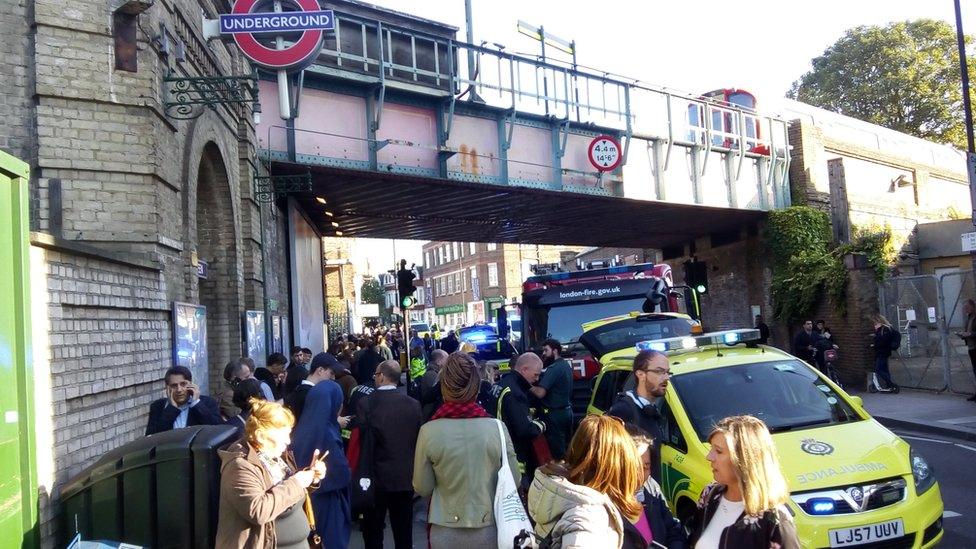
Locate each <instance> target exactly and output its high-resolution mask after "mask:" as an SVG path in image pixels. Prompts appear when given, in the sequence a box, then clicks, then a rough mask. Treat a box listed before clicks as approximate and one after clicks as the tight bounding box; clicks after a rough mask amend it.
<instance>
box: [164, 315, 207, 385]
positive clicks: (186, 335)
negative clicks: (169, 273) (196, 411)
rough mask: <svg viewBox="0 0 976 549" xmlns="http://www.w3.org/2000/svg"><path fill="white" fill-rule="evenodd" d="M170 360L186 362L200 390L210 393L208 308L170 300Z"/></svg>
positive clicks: (176, 363) (181, 364)
mask: <svg viewBox="0 0 976 549" xmlns="http://www.w3.org/2000/svg"><path fill="white" fill-rule="evenodd" d="M171 319H172V326H173V364H174V365H176V366H185V367H187V368H189V369H190V373H191V374H193V382H194V383H196V384H197V386H198V387H200V392H201V393H202V394H205V395H207V394H210V387H209V386H210V376H209V375H208V372H207V308H206V307H204V306H203V305H197V304H196V303H182V302H179V301H174V302H173V311H172V317H171Z"/></svg>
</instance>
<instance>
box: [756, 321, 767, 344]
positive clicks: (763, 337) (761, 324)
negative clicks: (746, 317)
mask: <svg viewBox="0 0 976 549" xmlns="http://www.w3.org/2000/svg"><path fill="white" fill-rule="evenodd" d="M756 329H757V330H759V344H760V345H769V325H768V324H766V321H764V320H763V317H762V315H756Z"/></svg>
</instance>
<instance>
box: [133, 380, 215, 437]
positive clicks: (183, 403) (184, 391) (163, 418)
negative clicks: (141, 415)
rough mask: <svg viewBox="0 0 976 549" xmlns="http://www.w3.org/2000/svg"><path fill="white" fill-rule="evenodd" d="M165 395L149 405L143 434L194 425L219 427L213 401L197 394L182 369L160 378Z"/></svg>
mask: <svg viewBox="0 0 976 549" xmlns="http://www.w3.org/2000/svg"><path fill="white" fill-rule="evenodd" d="M163 381H164V382H165V383H166V396H165V397H163V398H161V399H159V400H157V401H155V402H153V403H152V404H151V405H150V406H149V424H148V425H146V435H147V436H148V435H152V434H156V433H161V432H163V431H169V430H171V429H181V428H183V427H192V426H194V425H223V423H224V420H223V419H221V418H220V410H219V408H218V406H217V401H216V400H214V399H212V398H210V397H208V396H206V395H201V394H200V388H199V387H197V385H196V384H195V383H193V374H191V373H190V370H189V369H187V368H186V367H185V366H173V367H172V368H170V369H169V370H166V375H165V376H163Z"/></svg>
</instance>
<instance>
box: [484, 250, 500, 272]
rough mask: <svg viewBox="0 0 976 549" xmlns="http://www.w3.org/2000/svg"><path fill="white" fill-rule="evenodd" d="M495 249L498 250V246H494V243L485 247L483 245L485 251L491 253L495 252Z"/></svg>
mask: <svg viewBox="0 0 976 549" xmlns="http://www.w3.org/2000/svg"><path fill="white" fill-rule="evenodd" d="M497 248H498V244H495V243H494V242H491V243H489V244H487V245H485V249H486V250H488V251H489V252H493V251H495V250H496V249H497ZM489 278H490V277H489Z"/></svg>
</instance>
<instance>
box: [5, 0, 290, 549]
mask: <svg viewBox="0 0 976 549" xmlns="http://www.w3.org/2000/svg"><path fill="white" fill-rule="evenodd" d="M112 5H113V3H112V2H106V1H102V0H79V1H76V2H72V3H71V4H70V5H67V4H65V3H64V2H61V1H59V0H34V1H28V0H11V1H6V2H0V23H3V24H4V28H5V29H6V30H5V32H4V33H2V34H0V74H3V75H4V78H3V79H2V80H0V117H2V120H3V124H0V148H3V149H4V150H6V151H9V152H11V153H13V154H14V155H16V156H18V157H20V158H22V159H24V160H26V161H27V162H29V164H30V165H31V172H32V180H31V190H32V200H31V204H30V207H31V220H32V222H31V229H32V230H33V231H35V232H33V233H32V244H33V247H32V271H33V277H32V279H33V283H34V288H33V290H32V291H33V299H32V302H33V304H34V306H35V313H34V315H33V322H34V326H33V331H34V349H33V353H34V357H35V361H36V365H35V371H36V379H35V383H36V386H37V389H36V409H37V418H36V422H37V425H36V431H37V439H38V452H37V453H38V461H39V463H38V469H39V475H40V492H41V509H40V515H41V526H40V529H41V535H42V544H43V546H53V545H54V543H55V540H56V539H57V537H58V532H57V524H56V520H55V518H56V513H57V499H58V493H59V490H60V487H61V485H62V484H63V483H64V482H65V481H66V480H67V479H69V478H70V477H71V476H72V475H74V474H76V473H78V472H79V471H81V470H82V469H83V468H85V467H87V466H88V465H90V464H91V463H92V462H93V461H94V460H95V459H96V458H97V457H98V456H100V455H102V454H104V453H105V452H107V451H108V450H110V449H112V448H115V447H117V446H118V445H121V444H123V443H125V442H128V441H130V440H133V439H135V438H137V437H139V436H141V435H142V433H143V431H144V429H145V422H146V414H147V411H148V404H149V402H151V401H152V400H153V399H154V398H158V397H159V396H160V395H161V390H162V383H161V382H160V378H161V377H162V374H163V372H164V371H165V370H166V368H168V367H169V366H171V365H172V364H173V359H172V354H173V353H172V343H171V341H172V337H173V336H172V333H173V332H172V326H171V320H170V314H171V313H170V308H171V305H172V302H173V301H183V302H191V303H201V304H204V305H206V306H207V308H208V336H209V337H208V346H209V356H210V367H209V372H208V373H209V376H208V377H209V378H210V382H211V386H212V387H213V386H214V385H213V384H214V383H215V382H216V381H217V379H218V376H219V371H220V366H222V365H223V363H225V362H226V361H227V360H228V359H231V358H234V357H237V356H239V355H240V353H241V333H240V332H241V327H240V326H241V316H240V315H241V313H242V312H243V311H244V310H245V309H263V300H264V297H265V291H266V290H267V295H268V298H269V300H270V301H271V304H272V307H271V308H272V314H288V311H289V298H288V283H287V280H286V276H287V261H286V257H287V256H286V253H287V252H286V249H285V246H286V244H285V242H286V234H287V232H286V230H285V216H284V214H283V213H282V212H281V211H278V209H277V208H276V207H265V208H263V209H262V208H261V207H260V205H259V204H258V202H257V201H256V200H255V198H254V196H253V193H252V174H253V173H255V172H258V173H260V172H261V167H260V165H258V164H257V162H256V161H255V160H254V159H255V150H254V145H253V143H254V139H253V132H254V128H253V124H252V123H251V120H250V113H249V111H247V110H246V109H243V108H238V107H233V108H229V107H219V108H217V109H216V110H207V111H206V112H204V113H203V115H202V116H200V117H199V118H196V119H194V120H189V121H182V120H175V119H173V118H171V117H169V116H167V115H166V113H165V112H164V110H163V105H162V102H163V98H164V94H165V92H166V88H165V86H164V84H163V81H162V79H163V77H164V76H165V74H166V73H167V71H168V70H169V69H170V68H173V69H175V70H176V72H177V74H180V75H200V76H227V75H231V74H246V73H249V72H250V67H249V66H248V65H247V63H245V62H244V61H243V59H242V58H241V57H240V55H239V54H238V53H236V52H235V51H234V49H233V48H230V47H228V46H226V45H224V44H222V43H220V42H219V41H215V42H211V43H205V42H204V41H203V40H202V31H201V28H200V24H201V22H200V13H201V10H203V11H204V12H205V13H207V14H209V16H210V17H213V16H215V12H214V3H212V2H209V1H207V2H199V1H198V0H157V1H156V2H155V3H153V5H152V6H151V7H150V8H149V9H148V10H147V11H145V12H144V13H143V14H141V15H140V16H139V20H138V29H137V44H136V49H137V64H138V69H137V70H136V71H135V72H128V71H125V70H119V69H116V68H115V57H114V47H113V44H114V38H113V35H112V12H111V9H112ZM161 24H162V25H163V26H164V27H165V28H166V30H167V32H168V33H169V35H170V38H171V40H178V41H182V42H184V43H185V44H186V51H187V58H186V61H184V62H183V63H177V61H176V60H174V59H169V60H167V59H166V58H165V57H164V56H163V55H161V52H160V51H159V49H158V45H157V44H156V43H154V42H153V40H152V38H153V37H154V36H155V35H156V34H158V33H159V29H160V25H161ZM262 212H263V215H264V219H263V224H264V227H265V232H264V234H262V233H261V230H260V227H261V225H262V219H261V215H262ZM262 248H265V249H264V250H263V249H262ZM263 252H267V255H268V257H269V264H268V266H267V267H268V268H267V280H264V279H263V277H262V264H261V261H262V255H263ZM194 257H199V258H200V259H203V260H206V261H208V262H209V264H210V278H209V279H207V280H205V281H201V280H200V279H198V278H197V276H196V268H195V267H194V265H193V264H192V263H193V258H194Z"/></svg>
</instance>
